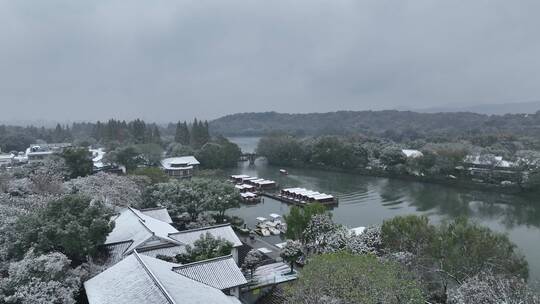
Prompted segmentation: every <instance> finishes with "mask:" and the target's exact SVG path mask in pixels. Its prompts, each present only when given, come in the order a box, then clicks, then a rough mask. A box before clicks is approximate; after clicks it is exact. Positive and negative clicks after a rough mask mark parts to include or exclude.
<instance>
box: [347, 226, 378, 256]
mask: <svg viewBox="0 0 540 304" xmlns="http://www.w3.org/2000/svg"><path fill="white" fill-rule="evenodd" d="M346 249H347V250H348V251H349V252H351V253H354V254H375V255H378V254H380V253H381V250H382V239H381V228H380V227H378V226H373V227H367V228H366V229H365V230H364V232H363V233H362V234H360V235H356V234H352V235H351V236H350V237H349V239H348V242H347V244H346Z"/></svg>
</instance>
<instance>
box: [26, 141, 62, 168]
mask: <svg viewBox="0 0 540 304" xmlns="http://www.w3.org/2000/svg"><path fill="white" fill-rule="evenodd" d="M71 146H72V145H71V143H52V144H32V145H30V147H28V148H27V149H26V155H25V156H26V157H27V158H28V162H29V163H32V162H39V161H42V160H44V159H45V158H46V157H48V156H50V155H52V154H55V153H62V152H63V151H64V150H65V149H67V148H69V147H71Z"/></svg>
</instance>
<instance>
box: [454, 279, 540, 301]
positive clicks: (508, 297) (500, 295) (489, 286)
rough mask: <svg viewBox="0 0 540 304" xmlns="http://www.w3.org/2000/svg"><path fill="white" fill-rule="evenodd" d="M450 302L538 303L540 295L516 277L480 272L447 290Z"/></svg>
mask: <svg viewBox="0 0 540 304" xmlns="http://www.w3.org/2000/svg"><path fill="white" fill-rule="evenodd" d="M448 302H449V303H450V304H498V303H504V304H521V303H527V304H538V303H540V296H539V295H538V294H536V293H534V292H533V291H532V290H531V289H530V287H529V286H527V283H526V282H525V281H524V280H523V279H520V278H517V277H505V276H500V275H493V274H491V273H480V274H478V275H476V276H474V277H471V278H468V279H467V280H465V281H464V282H463V284H461V285H460V286H458V287H457V288H455V289H452V290H450V292H449V301H448Z"/></svg>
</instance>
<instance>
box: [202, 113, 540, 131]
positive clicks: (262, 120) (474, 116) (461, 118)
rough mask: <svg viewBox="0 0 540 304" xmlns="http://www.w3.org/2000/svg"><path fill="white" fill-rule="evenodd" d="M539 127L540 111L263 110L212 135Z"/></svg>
mask: <svg viewBox="0 0 540 304" xmlns="http://www.w3.org/2000/svg"><path fill="white" fill-rule="evenodd" d="M539 129H540V113H537V114H510V115H504V116H501V115H491V116H490V115H486V114H478V113H471V112H452V113H444V112H440V113H419V112H412V111H397V110H384V111H339V112H328V113H309V114H285V113H277V112H263V113H238V114H232V115H227V116H224V117H221V118H218V119H216V120H213V121H211V122H210V131H211V132H212V133H213V134H223V135H227V136H232V135H239V136H255V135H264V134H268V133H272V132H287V133H292V134H298V135H322V134H358V133H362V134H367V135H370V134H382V133H385V132H386V133H392V132H394V133H400V132H408V133H411V132H416V133H418V134H429V135H430V136H437V135H441V136H442V135H444V136H447V135H455V136H457V135H460V134H464V133H475V132H478V133H501V132H508V133H511V134H520V135H534V136H537V135H536V134H538V130H539Z"/></svg>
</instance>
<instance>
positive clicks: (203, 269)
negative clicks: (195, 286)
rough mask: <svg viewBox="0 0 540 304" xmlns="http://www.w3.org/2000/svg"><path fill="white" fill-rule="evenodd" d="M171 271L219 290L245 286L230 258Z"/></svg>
mask: <svg viewBox="0 0 540 304" xmlns="http://www.w3.org/2000/svg"><path fill="white" fill-rule="evenodd" d="M173 270H174V271H175V272H177V273H179V274H182V275H184V276H186V277H188V278H191V279H193V280H195V281H198V282H201V283H204V284H206V285H209V286H212V287H214V288H218V289H221V290H224V289H229V288H232V287H236V286H240V285H244V284H247V281H246V278H245V277H244V275H243V274H242V271H241V270H240V268H238V266H237V265H236V262H235V261H234V259H233V258H232V256H225V257H220V258H215V259H210V260H205V261H201V262H195V263H190V264H185V265H182V266H178V267H174V268H173Z"/></svg>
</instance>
